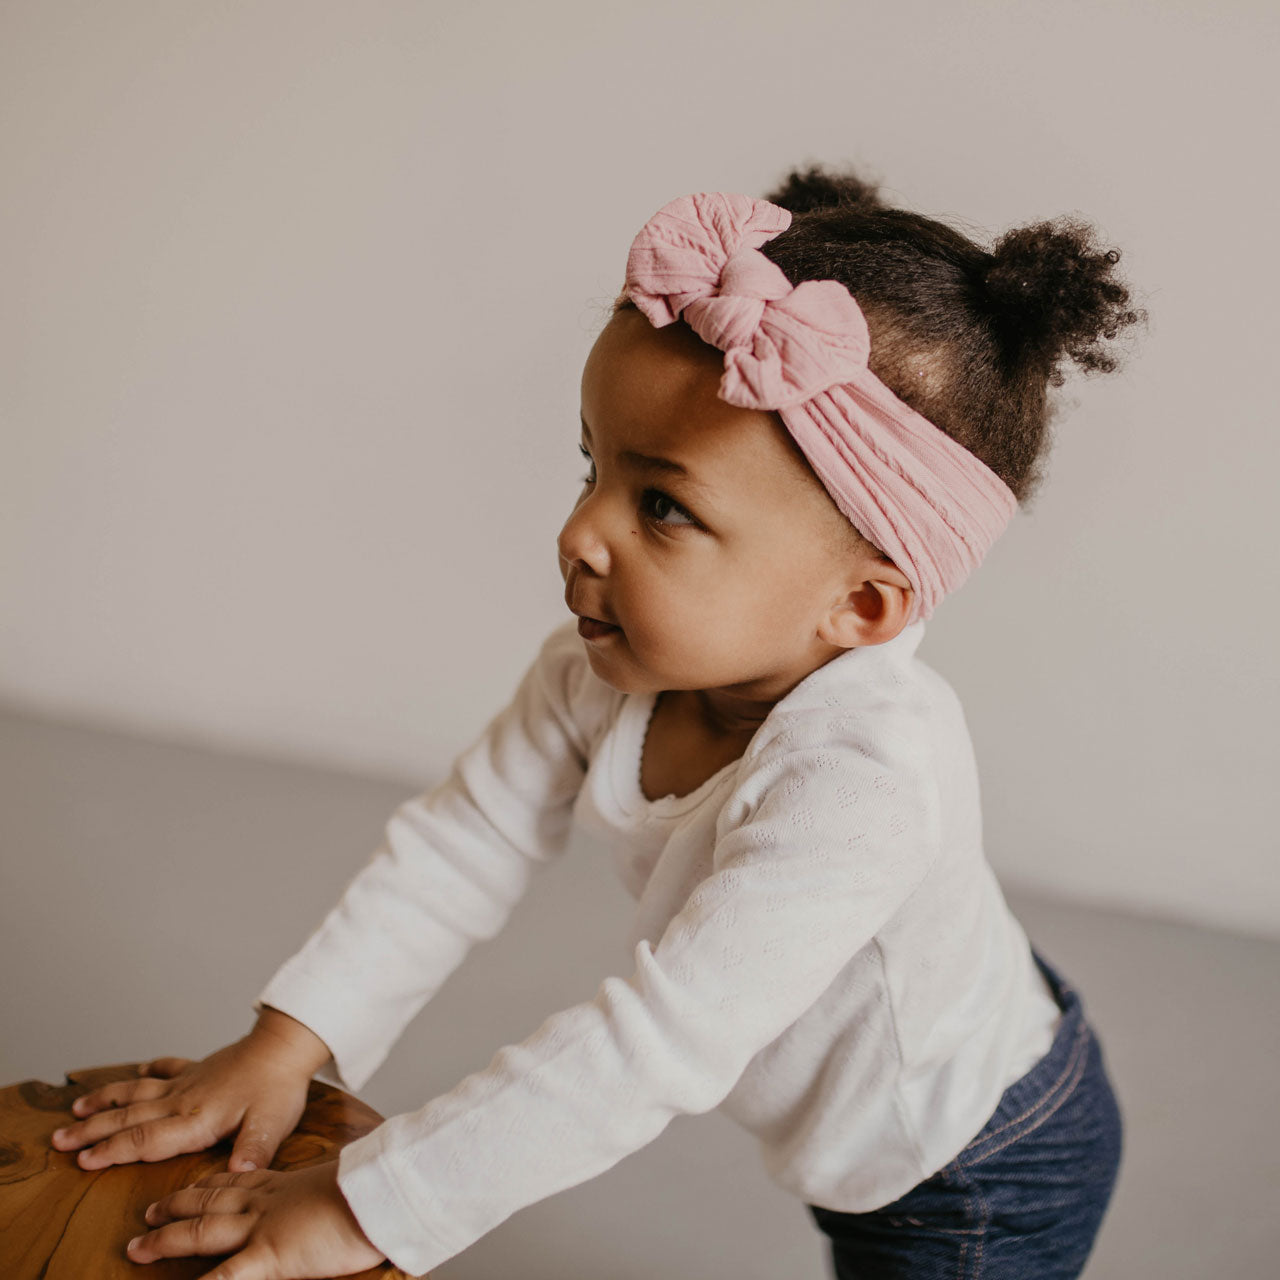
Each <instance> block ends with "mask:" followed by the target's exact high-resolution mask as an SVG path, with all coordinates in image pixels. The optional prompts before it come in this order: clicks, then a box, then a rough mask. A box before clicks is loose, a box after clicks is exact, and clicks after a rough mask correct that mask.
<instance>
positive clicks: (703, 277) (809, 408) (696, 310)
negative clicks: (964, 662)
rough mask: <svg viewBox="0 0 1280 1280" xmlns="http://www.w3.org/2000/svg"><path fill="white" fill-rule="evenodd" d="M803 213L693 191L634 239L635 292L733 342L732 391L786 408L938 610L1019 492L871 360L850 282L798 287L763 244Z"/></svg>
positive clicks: (841, 495) (842, 498)
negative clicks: (901, 393)
mask: <svg viewBox="0 0 1280 1280" xmlns="http://www.w3.org/2000/svg"><path fill="white" fill-rule="evenodd" d="M790 225H791V214H790V213H789V212H788V211H787V210H786V209H783V208H781V207H780V206H778V205H776V204H771V203H770V202H769V201H767V200H754V199H752V198H751V197H750V196H744V195H730V194H726V193H724V192H703V193H701V194H699V195H692V196H681V197H680V198H679V199H678V200H673V201H671V203H670V204H668V205H664V206H663V208H661V209H660V210H658V212H657V213H656V214H654V216H653V217H652V218H650V219H649V221H648V222H647V223H645V225H644V227H643V228H642V229H641V231H640V234H639V235H638V236H636V238H635V241H634V242H633V243H632V245H631V253H630V255H629V256H628V258H627V282H626V293H627V296H628V297H630V299H631V300H632V301H633V302H634V303H635V304H636V306H637V307H639V308H640V310H641V311H642V312H643V313H644V314H645V315H646V316H647V317H648V318H649V320H650V322H651V323H652V324H653V325H654V327H655V328H661V327H662V326H663V325H668V324H672V323H673V322H674V321H676V320H679V319H681V318H682V317H683V319H684V321H685V323H686V324H688V325H689V327H690V328H691V329H693V331H694V332H695V333H696V334H697V335H698V336H699V337H700V338H702V340H703V341H704V342H709V343H710V344H711V345H712V346H714V347H717V348H719V349H720V350H721V351H723V352H724V376H723V377H722V378H721V380H720V397H721V399H723V400H725V401H727V402H728V403H729V404H733V405H738V406H740V407H742V408H744V409H768V410H776V411H777V412H778V414H779V415H780V416H781V418H782V421H783V422H784V423H785V425H786V427H787V430H788V431H789V432H790V433H791V435H792V437H793V438H794V439H795V442H796V444H797V445H798V446H799V447H800V449H801V451H802V452H803V453H804V455H805V457H806V458H807V459H808V460H809V465H810V466H812V467H813V470H814V472H815V473H816V474H817V476H818V478H819V479H820V480H821V481H822V483H823V485H824V486H825V487H826V489H827V492H828V493H829V494H830V495H831V497H832V499H833V500H834V501H835V504H836V506H837V507H839V508H840V510H841V512H842V513H843V514H844V515H845V516H846V517H847V518H848V519H849V520H850V521H851V523H852V524H853V525H854V527H855V528H856V529H857V530H858V532H859V533H861V534H862V535H863V537H865V538H867V539H869V540H870V541H871V542H872V543H874V544H875V545H876V546H877V547H879V548H880V549H881V550H882V551H883V552H884V553H885V554H886V555H887V556H888V557H889V558H890V559H891V560H892V561H893V562H894V564H896V565H897V566H898V568H899V569H900V570H901V571H902V572H903V573H904V574H905V575H906V577H907V579H908V580H909V581H910V583H911V585H912V587H913V588H914V600H913V602H912V608H911V614H910V616H909V619H908V621H909V622H916V621H918V620H922V619H926V618H928V617H930V616H931V615H932V613H933V610H934V608H935V607H936V605H937V603H938V601H940V600H941V599H942V597H943V596H945V595H947V594H948V593H950V592H952V591H954V590H955V589H956V588H957V587H958V586H959V585H960V584H961V583H962V582H963V581H964V580H965V579H966V578H967V577H968V576H969V574H970V573H972V572H973V570H974V569H976V568H977V567H978V565H979V564H980V563H981V562H982V558H983V557H984V556H985V555H986V554H987V552H988V551H989V550H990V548H991V545H992V544H993V543H994V542H995V540H996V539H997V538H998V537H999V536H1000V534H1001V533H1002V532H1003V531H1004V529H1005V526H1006V525H1007V524H1008V523H1009V520H1010V519H1011V518H1012V516H1013V513H1014V511H1015V510H1016V509H1017V506H1018V502H1017V499H1016V498H1015V497H1014V495H1013V492H1012V490H1010V488H1009V487H1008V485H1006V484H1005V483H1004V481H1003V480H1001V479H1000V477H999V476H998V475H996V474H995V472H994V471H992V470H991V469H990V468H989V467H988V466H987V465H986V464H985V463H984V462H982V461H980V460H979V459H978V458H977V457H975V456H974V455H973V454H972V453H970V452H969V451H968V450H967V449H965V448H964V447H963V446H962V445H959V444H957V443H956V442H955V441H954V440H952V439H951V437H950V436H948V435H947V434H946V432H944V431H942V430H940V429H939V428H938V427H935V426H934V425H933V423H931V422H930V421H929V420H928V419H927V418H924V417H922V416H921V415H920V414H918V413H917V412H916V411H915V410H914V409H912V408H911V407H910V406H909V405H907V404H906V403H904V402H903V401H902V400H899V399H898V397H897V396H896V395H894V393H893V392H892V391H890V390H889V388H888V387H886V386H885V385H884V383H883V382H881V381H880V379H879V378H877V377H876V375H875V374H874V373H872V372H871V370H870V369H869V368H868V367H867V358H868V355H869V354H870V351H871V339H870V335H869V334H868V332H867V322H866V320H865V319H864V317H863V314H862V311H861V309H860V308H859V306H858V304H857V303H856V302H855V301H854V299H853V296H852V295H851V294H850V293H849V291H848V289H846V288H845V287H844V285H842V284H840V283H839V282H838V281H836V280H806V281H803V282H802V283H800V284H798V285H796V286H795V287H794V288H793V287H792V285H791V282H790V281H789V280H788V279H787V277H786V276H785V275H784V274H783V272H782V270H781V268H779V267H778V266H777V265H776V264H775V263H773V262H771V261H770V260H769V259H768V258H766V257H765V256H764V254H762V253H761V252H760V246H761V245H762V244H765V243H766V242H767V241H769V240H772V239H773V238H774V236H776V235H778V234H779V233H780V232H782V231H785V230H786V229H787V227H789V226H790Z"/></svg>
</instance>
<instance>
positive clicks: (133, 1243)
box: [125, 1236, 142, 1249]
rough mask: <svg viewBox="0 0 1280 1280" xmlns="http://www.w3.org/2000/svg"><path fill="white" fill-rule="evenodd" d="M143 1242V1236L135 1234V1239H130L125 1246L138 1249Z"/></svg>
mask: <svg viewBox="0 0 1280 1280" xmlns="http://www.w3.org/2000/svg"><path fill="white" fill-rule="evenodd" d="M141 1243H142V1237H141V1236H134V1237H133V1239H132V1240H130V1241H129V1243H128V1244H127V1245H125V1248H126V1249H136V1248H137V1247H138V1246H139V1245H140V1244H141Z"/></svg>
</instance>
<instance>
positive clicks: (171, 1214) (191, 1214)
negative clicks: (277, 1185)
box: [144, 1186, 249, 1227]
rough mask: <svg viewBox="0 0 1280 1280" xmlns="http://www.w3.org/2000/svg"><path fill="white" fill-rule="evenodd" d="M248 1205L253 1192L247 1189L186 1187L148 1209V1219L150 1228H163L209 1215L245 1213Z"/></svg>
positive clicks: (146, 1217) (149, 1206) (146, 1216)
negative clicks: (168, 1224)
mask: <svg viewBox="0 0 1280 1280" xmlns="http://www.w3.org/2000/svg"><path fill="white" fill-rule="evenodd" d="M248 1203H249V1192H248V1190H247V1189H246V1188H244V1187H205V1186H193V1187H183V1188H182V1190H181V1191H175V1192H173V1194H172V1195H167V1196H165V1197H164V1199H163V1200H157V1201H156V1202H155V1204H152V1205H148V1206H147V1212H146V1214H145V1215H144V1217H145V1219H146V1222H147V1225H148V1226H151V1227H159V1226H163V1225H164V1224H165V1223H168V1222H177V1221H178V1220H179V1219H180V1218H198V1217H200V1216H201V1215H202V1214H206V1213H242V1212H243V1211H244V1209H245V1207H246V1206H247V1205H248Z"/></svg>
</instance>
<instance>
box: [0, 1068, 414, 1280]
mask: <svg viewBox="0 0 1280 1280" xmlns="http://www.w3.org/2000/svg"><path fill="white" fill-rule="evenodd" d="M136 1078H137V1064H136V1063H124V1064H122V1065H119V1066H111V1067H92V1068H88V1069H86V1070H83V1071H70V1072H68V1073H67V1083H66V1084H64V1085H49V1084H43V1083H42V1082H41V1081H39V1080H28V1081H26V1082H25V1083H23V1084H15V1085H10V1086H9V1087H8V1088H6V1089H0V1277H3V1280H125V1278H126V1277H127V1278H128V1280H194V1278H195V1277H197V1276H201V1275H204V1274H205V1273H207V1272H209V1271H212V1270H213V1268H214V1267H215V1266H217V1259H216V1258H162V1259H160V1260H159V1261H158V1262H150V1263H147V1264H145V1265H140V1264H137V1263H133V1262H130V1261H129V1259H128V1258H127V1257H126V1256H125V1252H124V1249H125V1245H126V1244H127V1243H128V1242H129V1241H130V1240H131V1239H132V1238H133V1237H134V1236H136V1235H140V1234H141V1233H142V1232H144V1231H146V1230H148V1229H149V1228H148V1227H147V1224H146V1222H145V1221H144V1220H143V1217H142V1215H143V1213H144V1212H145V1211H146V1208H147V1205H149V1204H151V1203H152V1201H154V1200H158V1199H159V1198H160V1197H161V1196H166V1195H168V1194H170V1192H173V1191H177V1190H179V1189H180V1188H182V1187H185V1186H188V1185H190V1184H191V1183H193V1182H197V1181H199V1180H200V1179H201V1178H204V1177H207V1176H208V1175H209V1174H211V1173H220V1172H222V1171H223V1170H225V1169H226V1167H227V1159H228V1157H229V1156H230V1154H231V1142H230V1140H227V1141H225V1142H220V1143H219V1144H218V1145H217V1146H214V1147H210V1148H209V1149H208V1150H207V1151H200V1152H196V1153H194V1154H191V1155H184V1156H174V1157H173V1158H172V1159H169V1160H160V1161H156V1162H155V1163H152V1164H142V1163H139V1164H124V1165H112V1166H111V1167H110V1168H107V1169H94V1170H86V1169H81V1168H80V1166H79V1165H78V1164H77V1163H76V1155H77V1154H78V1153H77V1152H74V1151H55V1150H54V1149H53V1147H52V1146H50V1143H49V1139H50V1136H51V1135H52V1133H53V1131H54V1130H55V1129H60V1128H62V1127H63V1126H64V1125H67V1124H70V1123H72V1122H73V1121H74V1120H75V1118H76V1117H75V1116H73V1115H72V1114H71V1104H72V1102H73V1101H75V1099H76V1098H78V1097H80V1095H81V1094H85V1093H89V1092H90V1091H91V1090H93V1089H97V1088H99V1087H100V1086H102V1085H104V1084H109V1083H111V1082H112V1081H114V1080H131V1079H136ZM381 1121H382V1117H381V1116H380V1115H378V1113H377V1112H376V1111H374V1110H373V1108H372V1107H367V1106H365V1104H364V1103H363V1102H360V1101H358V1100H357V1099H355V1098H353V1097H351V1096H350V1095H349V1094H346V1093H343V1092H342V1090H341V1089H336V1088H334V1087H333V1086H332V1085H328V1084H324V1083H322V1082H321V1081H318V1080H313V1081H312V1082H311V1087H310V1090H309V1092H308V1094H307V1108H306V1111H305V1112H304V1114H303V1117H302V1120H301V1122H300V1123H299V1125H298V1127H297V1129H296V1130H294V1132H293V1133H292V1134H291V1135H290V1136H289V1137H288V1138H286V1139H285V1140H284V1142H283V1143H281V1145H280V1150H279V1151H278V1152H277V1153H276V1158H275V1160H274V1161H273V1162H272V1165H271V1167H272V1168H273V1169H302V1168H305V1167H306V1166H308V1165H313V1164H319V1163H321V1162H322V1161H324V1160H332V1159H334V1158H335V1157H336V1156H337V1154H338V1152H339V1151H340V1150H341V1149H342V1148H343V1147H344V1146H346V1144H347V1143H348V1142H353V1141H354V1140H355V1139H356V1138H359V1137H361V1136H363V1135H364V1134H366V1133H368V1132H369V1130H370V1129H373V1128H374V1127H375V1126H377V1125H378V1124H380V1123H381ZM359 1280H406V1277H405V1273H404V1272H403V1271H400V1270H398V1269H397V1268H396V1267H393V1266H392V1265H391V1264H390V1263H384V1264H383V1265H382V1266H380V1267H375V1268H374V1269H373V1270H370V1271H362V1272H360V1275H359Z"/></svg>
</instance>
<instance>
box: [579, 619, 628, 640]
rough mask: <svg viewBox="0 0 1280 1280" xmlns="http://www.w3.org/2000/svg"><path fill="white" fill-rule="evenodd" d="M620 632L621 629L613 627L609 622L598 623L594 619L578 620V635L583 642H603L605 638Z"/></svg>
mask: <svg viewBox="0 0 1280 1280" xmlns="http://www.w3.org/2000/svg"><path fill="white" fill-rule="evenodd" d="M621 630H622V628H621V627H615V626H614V625H613V624H612V623H609V622H600V621H598V620H597V619H596V618H579V619H578V634H579V635H580V636H581V637H582V638H583V639H584V640H603V639H604V638H605V637H606V636H611V635H613V634H614V633H615V632H617V631H621Z"/></svg>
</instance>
